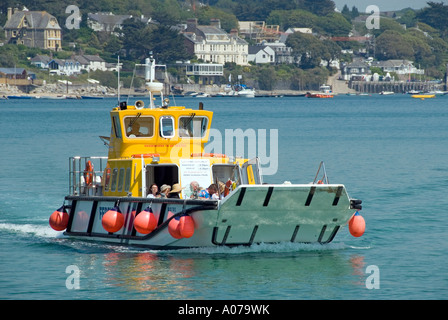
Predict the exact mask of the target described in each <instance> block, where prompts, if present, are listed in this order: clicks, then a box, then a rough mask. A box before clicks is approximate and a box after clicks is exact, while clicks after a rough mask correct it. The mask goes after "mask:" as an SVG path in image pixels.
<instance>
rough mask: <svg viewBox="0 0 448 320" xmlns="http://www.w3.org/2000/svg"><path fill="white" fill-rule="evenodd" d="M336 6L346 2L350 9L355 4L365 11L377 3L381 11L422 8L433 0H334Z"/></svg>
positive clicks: (440, 0) (361, 10)
mask: <svg viewBox="0 0 448 320" xmlns="http://www.w3.org/2000/svg"><path fill="white" fill-rule="evenodd" d="M333 1H334V3H335V4H336V8H338V9H339V10H342V8H343V7H344V4H346V5H347V6H348V7H349V8H350V9H351V8H352V7H353V6H355V7H356V8H358V11H359V12H365V10H366V8H367V7H368V6H369V5H376V6H377V7H378V8H379V9H380V11H392V10H400V9H404V8H409V7H410V8H412V9H421V8H423V7H427V4H426V3H427V2H428V1H431V0H333ZM433 1H434V2H444V3H445V4H447V1H446V0H433Z"/></svg>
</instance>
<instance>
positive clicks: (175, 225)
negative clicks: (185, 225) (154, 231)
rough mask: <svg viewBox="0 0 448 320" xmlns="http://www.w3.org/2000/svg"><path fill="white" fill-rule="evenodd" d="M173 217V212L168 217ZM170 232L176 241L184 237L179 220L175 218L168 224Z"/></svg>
mask: <svg viewBox="0 0 448 320" xmlns="http://www.w3.org/2000/svg"><path fill="white" fill-rule="evenodd" d="M170 215H173V214H172V212H171V211H169V212H168V216H170ZM168 232H169V233H170V235H171V236H172V237H173V238H174V239H181V238H182V235H181V234H180V230H179V218H173V219H171V221H170V222H169V223H168Z"/></svg>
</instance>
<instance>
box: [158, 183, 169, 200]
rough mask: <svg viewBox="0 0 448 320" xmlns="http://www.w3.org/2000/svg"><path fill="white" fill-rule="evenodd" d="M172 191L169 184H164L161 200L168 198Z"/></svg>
mask: <svg viewBox="0 0 448 320" xmlns="http://www.w3.org/2000/svg"><path fill="white" fill-rule="evenodd" d="M170 191H171V187H170V186H169V185H167V184H163V185H162V186H161V187H160V197H161V198H168V193H169V192H170Z"/></svg>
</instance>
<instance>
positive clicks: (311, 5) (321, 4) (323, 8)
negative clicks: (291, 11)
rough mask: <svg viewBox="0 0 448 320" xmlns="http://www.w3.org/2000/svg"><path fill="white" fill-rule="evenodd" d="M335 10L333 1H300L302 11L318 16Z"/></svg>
mask: <svg viewBox="0 0 448 320" xmlns="http://www.w3.org/2000/svg"><path fill="white" fill-rule="evenodd" d="M335 8H336V6H335V4H334V2H333V0H302V9H305V10H308V11H311V12H312V13H314V14H315V15H318V16H326V15H328V14H330V13H333V12H334V9H335Z"/></svg>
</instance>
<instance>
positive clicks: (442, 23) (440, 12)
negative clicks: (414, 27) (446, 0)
mask: <svg viewBox="0 0 448 320" xmlns="http://www.w3.org/2000/svg"><path fill="white" fill-rule="evenodd" d="M428 5H429V7H425V8H423V9H422V10H421V11H420V12H418V13H417V19H418V20H419V21H421V22H424V23H426V24H428V25H430V26H431V27H433V28H436V29H438V30H440V31H441V33H442V37H448V5H444V4H443V2H441V3H436V2H432V1H430V2H428Z"/></svg>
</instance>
